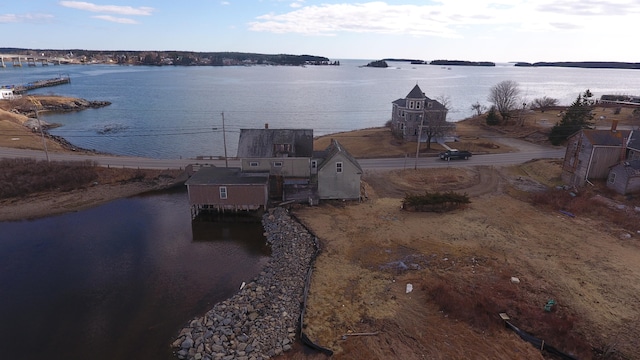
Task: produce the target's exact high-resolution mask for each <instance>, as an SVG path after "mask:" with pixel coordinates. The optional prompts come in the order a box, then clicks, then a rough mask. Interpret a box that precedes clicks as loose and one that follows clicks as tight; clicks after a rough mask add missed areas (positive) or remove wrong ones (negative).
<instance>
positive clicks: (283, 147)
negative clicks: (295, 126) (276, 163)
mask: <svg viewBox="0 0 640 360" xmlns="http://www.w3.org/2000/svg"><path fill="white" fill-rule="evenodd" d="M273 152H274V153H276V154H280V153H288V152H291V144H273Z"/></svg>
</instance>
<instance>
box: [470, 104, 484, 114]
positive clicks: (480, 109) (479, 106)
mask: <svg viewBox="0 0 640 360" xmlns="http://www.w3.org/2000/svg"><path fill="white" fill-rule="evenodd" d="M471 110H473V111H474V112H475V113H476V116H480V115H482V113H484V112H485V111H487V107H486V106H485V105H482V104H480V102H479V101H476V102H475V103H474V104H471Z"/></svg>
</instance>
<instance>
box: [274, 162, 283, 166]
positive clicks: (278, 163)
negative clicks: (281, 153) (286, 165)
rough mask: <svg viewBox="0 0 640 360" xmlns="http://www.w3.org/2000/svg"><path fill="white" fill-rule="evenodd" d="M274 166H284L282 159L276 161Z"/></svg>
mask: <svg viewBox="0 0 640 360" xmlns="http://www.w3.org/2000/svg"><path fill="white" fill-rule="evenodd" d="M273 167H282V161H274V162H273Z"/></svg>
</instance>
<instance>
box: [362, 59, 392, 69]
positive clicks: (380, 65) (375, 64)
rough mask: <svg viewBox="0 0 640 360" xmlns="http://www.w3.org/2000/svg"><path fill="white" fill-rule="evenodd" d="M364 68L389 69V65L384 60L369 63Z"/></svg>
mask: <svg viewBox="0 0 640 360" xmlns="http://www.w3.org/2000/svg"><path fill="white" fill-rule="evenodd" d="M364 67H376V68H386V67H389V65H388V64H387V62H386V61H384V60H376V61H372V62H370V63H368V64H367V65H365V66H364Z"/></svg>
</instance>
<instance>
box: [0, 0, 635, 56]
mask: <svg viewBox="0 0 640 360" xmlns="http://www.w3.org/2000/svg"><path fill="white" fill-rule="evenodd" d="M638 23H640V0H609V1H604V0H563V1H558V0H535V1H529V0H465V1H460V0H446V1H424V0H423V1H417V0H399V1H392V0H388V1H366V0H361V1H350V0H338V1H334V0H320V1H315V0H181V1H176V0H173V1H165V0H94V1H59V0H10V1H9V0H8V1H2V2H1V3H0V30H1V32H2V34H3V37H2V40H1V41H0V47H17V48H27V49H86V50H155V51H168V50H182V51H196V52H219V51H238V52H252V53H262V54H294V55H301V54H308V55H318V56H325V57H328V58H329V59H331V60H336V59H372V60H378V59H384V58H406V59H420V60H427V61H430V60H436V59H444V60H469V61H493V62H510V61H526V62H537V61H622V62H640V51H639V50H638V49H637V46H635V41H636V40H635V34H636V32H637V29H638V26H639V24H638Z"/></svg>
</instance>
